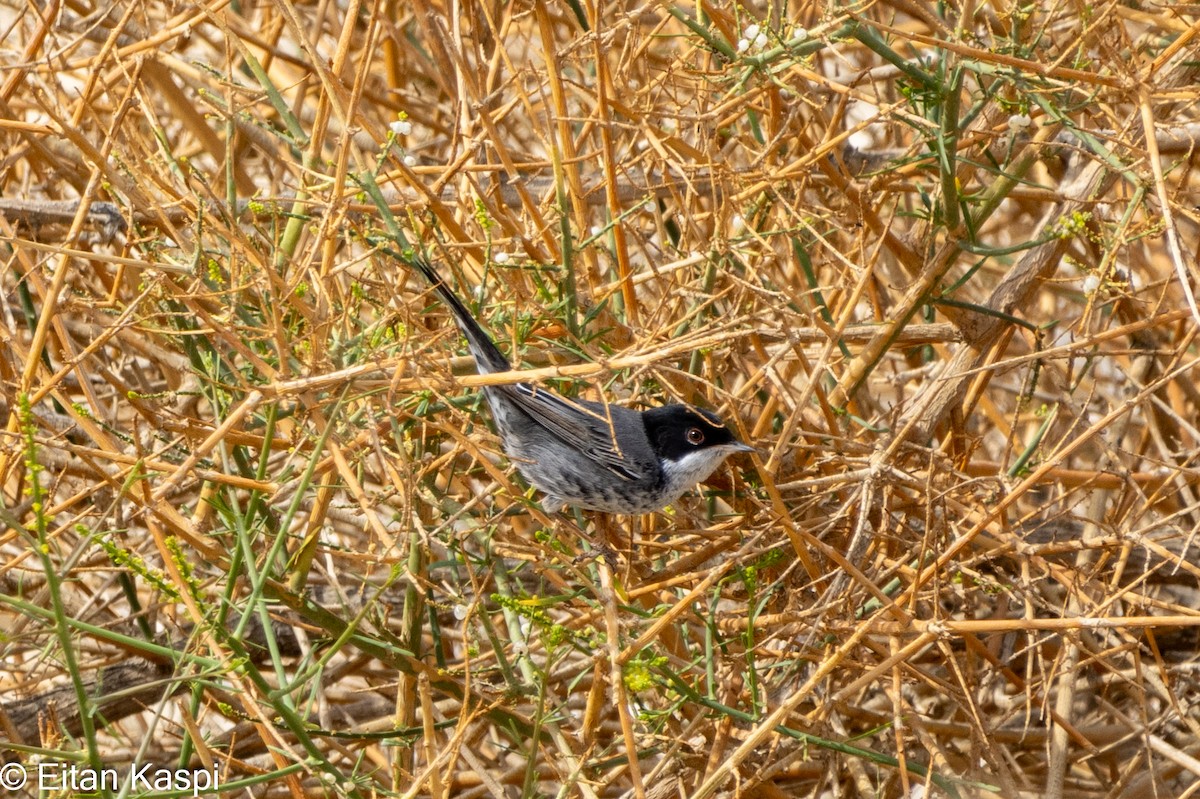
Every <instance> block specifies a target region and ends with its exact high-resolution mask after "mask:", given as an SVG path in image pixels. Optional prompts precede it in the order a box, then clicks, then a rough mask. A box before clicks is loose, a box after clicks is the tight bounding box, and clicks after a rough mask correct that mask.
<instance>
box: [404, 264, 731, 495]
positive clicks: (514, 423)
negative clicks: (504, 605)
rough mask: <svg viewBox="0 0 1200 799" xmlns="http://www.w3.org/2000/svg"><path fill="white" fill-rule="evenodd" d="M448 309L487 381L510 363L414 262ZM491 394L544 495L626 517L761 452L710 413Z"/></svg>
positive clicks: (503, 427) (505, 388) (551, 395)
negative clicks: (730, 460) (741, 456)
mask: <svg viewBox="0 0 1200 799" xmlns="http://www.w3.org/2000/svg"><path fill="white" fill-rule="evenodd" d="M408 260H409V262H410V264H411V266H413V267H414V268H415V269H416V270H417V271H419V272H420V273H421V274H422V275H423V276H424V277H425V280H426V281H428V283H429V284H430V286H431V287H432V288H433V290H434V291H435V292H436V293H437V295H438V296H439V297H440V298H441V300H442V302H443V303H445V305H446V306H447V308H449V310H450V313H451V314H452V315H453V316H454V320H455V322H456V323H457V326H458V329H459V330H460V331H461V332H462V335H463V337H464V338H465V339H466V342H467V349H468V350H469V351H470V353H471V357H472V358H473V359H474V361H475V368H476V371H478V372H479V374H481V375H488V374H495V373H496V372H507V371H510V370H511V369H512V364H511V362H510V361H509V360H508V358H507V357H505V355H504V353H502V352H501V351H500V348H499V347H497V346H496V342H495V341H493V340H492V337H491V336H490V335H489V334H488V332H487V331H486V330H485V329H484V328H483V326H482V325H480V323H479V322H478V321H477V320H476V319H475V317H474V315H473V314H472V313H471V311H470V310H469V309H468V308H467V306H466V305H465V304H464V303H463V301H462V300H461V299H459V297H458V295H456V294H455V293H454V292H453V291H452V290H451V289H450V287H449V286H448V285H447V284H446V281H445V280H443V279H442V276H441V275H440V274H439V273H438V272H437V271H436V270H435V269H434V267H433V265H432V264H431V263H430V262H429V261H428V260H427V259H426V258H424V257H422V256H417V257H415V258H410V259H408ZM483 395H484V397H485V398H486V399H487V403H488V406H489V407H490V408H491V412H492V419H493V421H494V422H495V426H496V432H497V433H498V434H499V436H500V441H501V444H502V446H503V448H504V451H505V453H506V454H507V455H508V457H509V459H510V460H511V461H512V462H513V464H514V465H515V466H516V467H517V471H519V472H520V473H521V474H522V475H523V476H524V477H525V479H526V480H527V481H528V482H529V483H530V485H532V486H533V487H534V488H536V489H538V490H539V491H541V492H542V493H543V494H545V496H544V497H543V499H542V507H543V509H545V510H546V511H547V512H550V513H554V512H558V511H560V510H562V509H563V508H564V507H566V506H570V507H575V508H580V509H583V510H593V511H601V512H606V513H614V514H622V515H640V514H645V513H653V512H655V511H658V510H661V509H662V508H664V507H666V506H667V505H670V504H671V503H673V502H675V501H676V500H677V499H679V497H680V496H682V495H683V494H684V493H685V492H686V491H688V490H690V489H691V488H693V487H694V486H695V485H696V484H697V483H699V482H701V481H702V480H704V479H706V478H707V477H708V476H709V475H710V474H712V473H713V471H714V470H716V468H717V467H718V466H720V465H721V464H722V463H723V462H724V461H725V459H726V458H727V457H728V456H730V455H732V454H734V453H737V452H754V451H755V450H754V448H753V447H751V446H749V445H747V444H743V443H742V442H741V441H739V440H738V439H737V437H736V436H735V435H734V434H733V433H732V432H731V431H730V430H729V428H728V427H726V426H725V424H724V423H723V422H722V421H721V419H720V417H718V416H717V415H716V414H714V413H712V412H711V411H707V410H703V409H701V408H696V407H693V406H691V405H683V404H677V403H673V404H668V405H662V406H660V407H657V408H650V409H648V410H644V411H638V410H633V409H632V408H626V407H623V406H621V405H615V404H612V403H609V402H593V401H591V400H582V399H569V398H567V397H563V396H561V395H559V394H557V393H555V392H553V391H550V390H548V389H546V388H542V387H540V386H538V385H535V384H532V383H512V384H507V385H496V386H485V387H484V388H483Z"/></svg>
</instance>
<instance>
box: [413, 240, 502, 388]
mask: <svg viewBox="0 0 1200 799" xmlns="http://www.w3.org/2000/svg"><path fill="white" fill-rule="evenodd" d="M411 264H412V266H414V267H416V269H417V271H419V272H420V273H421V274H422V275H424V276H425V279H426V280H428V281H429V285H430V286H432V287H433V290H434V291H436V292H437V293H438V296H439V297H441V298H442V301H443V302H444V303H446V306H447V307H448V308H449V309H450V312H451V313H452V314H454V320H455V321H456V322H457V323H458V329H459V330H461V331H462V334H463V336H465V337H466V339H467V343H468V344H469V345H470V348H471V355H472V356H473V357H474V358H475V364H476V365H477V366H478V367H479V371H480V372H481V373H483V374H489V373H492V372H507V371H508V370H509V369H511V368H512V362H511V361H509V360H508V358H506V357H504V353H503V352H501V351H500V348H499V347H497V346H496V342H494V341H492V337H491V336H489V335H488V332H487V331H486V330H484V329H483V327H482V326H481V325H480V324H479V322H477V321H475V317H474V316H473V315H472V314H471V310H470V309H469V308H467V306H466V304H465V303H463V301H462V300H460V299H459V298H458V295H457V294H455V293H454V292H453V291H451V290H450V287H449V286H448V285H446V281H445V280H443V279H442V276H441V275H440V274H438V273H437V271H436V270H435V269H434V268H433V265H432V264H430V263H429V262H428V261H426V260H425V259H424V258H414V259H413V260H412V261H411Z"/></svg>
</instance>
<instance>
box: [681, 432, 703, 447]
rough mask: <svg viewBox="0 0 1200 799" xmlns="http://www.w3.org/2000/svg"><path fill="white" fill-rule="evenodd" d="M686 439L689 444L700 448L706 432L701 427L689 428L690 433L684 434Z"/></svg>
mask: <svg viewBox="0 0 1200 799" xmlns="http://www.w3.org/2000/svg"><path fill="white" fill-rule="evenodd" d="M684 437H685V438H687V442H688V443H689V444H692V445H693V446H697V447H698V446H700V445H701V444H703V443H704V431H703V430H701V429H700V428H699V427H689V428H688V431H687V432H686V433H684Z"/></svg>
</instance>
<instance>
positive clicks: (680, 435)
mask: <svg viewBox="0 0 1200 799" xmlns="http://www.w3.org/2000/svg"><path fill="white" fill-rule="evenodd" d="M642 420H643V421H644V422H645V424H646V436H647V437H648V438H649V439H650V446H652V447H653V448H654V452H655V454H656V455H658V457H659V458H662V459H665V460H668V461H676V462H678V461H682V460H683V459H684V458H686V457H687V456H688V455H692V454H694V453H699V452H703V451H705V450H715V451H719V452H721V453H722V454H721V457H722V458H723V457H724V456H725V455H726V454H728V453H730V452H738V451H742V452H748V451H750V450H752V449H753V448H752V447H748V446H746V445H745V444H743V443H742V442H740V441H738V440H737V438H736V437H735V436H734V435H733V433H731V432H730V431H729V428H728V427H726V426H725V425H724V424H723V423H722V422H721V420H720V419H719V418H718V417H717V415H716V414H714V413H710V412H709V411H705V410H701V409H699V408H693V407H691V406H689V405H664V406H662V407H661V408H652V409H650V410H648V411H644V412H643V413H642Z"/></svg>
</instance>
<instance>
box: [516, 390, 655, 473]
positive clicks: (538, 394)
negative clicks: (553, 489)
mask: <svg viewBox="0 0 1200 799" xmlns="http://www.w3.org/2000/svg"><path fill="white" fill-rule="evenodd" d="M495 388H497V389H500V390H501V391H503V392H504V393H505V394H507V395H508V396H509V398H510V399H512V401H513V402H515V403H516V404H517V405H518V406H520V407H521V409H522V410H524V411H525V413H526V414H528V415H529V417H530V418H531V419H533V421H535V422H537V423H538V424H540V425H541V426H542V427H544V428H545V429H546V431H547V432H549V433H550V434H551V435H553V436H555V437H556V438H558V439H559V440H561V441H562V442H563V444H564V445H565V446H568V447H572V448H574V449H577V450H578V451H579V452H580V453H582V454H583V455H585V456H587V458H588V459H590V460H592V461H594V462H595V463H596V464H597V465H599V466H603V467H604V468H605V469H608V470H609V471H610V472H612V473H613V474H615V475H616V476H617V477H620V478H621V479H623V480H639V479H641V478H642V477H643V475H642V473H641V472H639V471H637V469H636V466H637V464H635V463H633V462H631V460H630V457H629V456H630V455H631V454H632V453H628V452H622V451H621V447H620V445H619V444H618V443H617V440H616V436H615V435H614V433H613V421H614V420H613V417H614V416H615V415H616V414H618V413H626V412H627V411H626V409H624V408H621V407H618V406H609V405H603V404H600V403H597V402H583V401H576V400H570V399H567V398H566V397H562V396H559V395H558V394H555V393H554V392H553V391H547V390H545V389H540V388H538V387H537V386H535V385H531V384H529V383H516V384H514V385H507V386H495ZM639 421H640V420H639Z"/></svg>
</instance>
